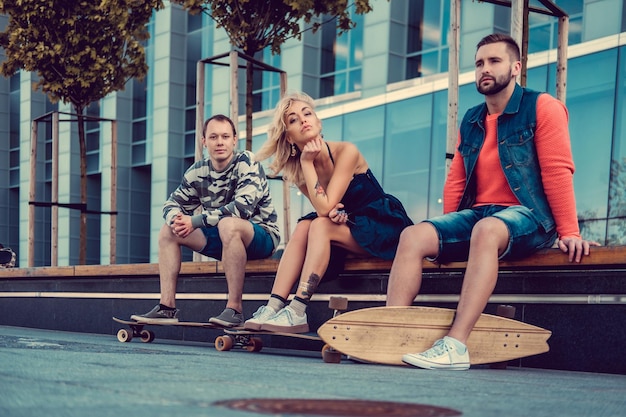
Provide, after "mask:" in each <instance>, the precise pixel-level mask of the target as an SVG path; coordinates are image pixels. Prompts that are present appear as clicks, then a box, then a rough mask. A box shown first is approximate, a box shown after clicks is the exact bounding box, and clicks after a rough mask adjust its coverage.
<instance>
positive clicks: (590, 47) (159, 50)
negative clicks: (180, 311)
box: [0, 0, 626, 266]
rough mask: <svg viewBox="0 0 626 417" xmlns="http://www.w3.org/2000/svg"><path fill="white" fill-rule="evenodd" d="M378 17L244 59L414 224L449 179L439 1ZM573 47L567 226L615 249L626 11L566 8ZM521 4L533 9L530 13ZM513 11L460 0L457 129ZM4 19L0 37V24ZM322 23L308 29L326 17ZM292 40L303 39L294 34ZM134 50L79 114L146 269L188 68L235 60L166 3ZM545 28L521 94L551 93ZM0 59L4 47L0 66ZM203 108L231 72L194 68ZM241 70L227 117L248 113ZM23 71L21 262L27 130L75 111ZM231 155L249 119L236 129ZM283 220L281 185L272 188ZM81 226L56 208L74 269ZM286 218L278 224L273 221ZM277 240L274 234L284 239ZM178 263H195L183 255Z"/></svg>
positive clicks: (97, 252) (180, 163) (444, 19)
mask: <svg viewBox="0 0 626 417" xmlns="http://www.w3.org/2000/svg"><path fill="white" fill-rule="evenodd" d="M371 3H372V5H373V8H374V10H373V11H372V12H370V13H368V14H366V15H363V16H358V15H355V16H354V20H355V21H356V22H357V26H356V27H355V28H354V29H352V30H351V31H349V32H347V33H345V34H343V35H341V36H338V35H337V31H336V29H335V27H334V26H333V24H332V23H330V24H324V25H322V27H321V29H320V30H318V31H317V32H315V33H313V32H312V31H308V30H307V31H305V32H304V33H303V36H302V39H301V40H295V39H292V40H289V41H287V43H285V44H284V45H283V46H282V51H281V54H280V55H272V54H271V53H270V51H269V50H265V51H261V52H259V53H257V54H256V55H255V58H256V59H258V60H261V61H263V62H265V63H267V64H269V65H271V66H274V67H277V68H280V69H282V70H284V71H286V73H287V79H288V90H289V91H292V90H301V91H305V92H306V93H308V94H309V95H311V96H312V97H313V98H315V99H317V110H318V115H319V116H320V118H321V119H322V123H323V133H324V137H325V139H326V140H329V141H350V142H353V143H355V144H356V145H357V146H358V147H359V149H360V150H361V152H362V153H363V154H364V156H365V158H366V159H367V161H368V163H369V165H370V168H371V169H372V171H373V172H374V174H375V175H376V176H377V177H378V179H379V180H380V181H381V183H382V185H383V187H384V188H385V190H386V191H387V192H389V193H391V194H394V195H396V196H397V197H398V198H399V199H400V200H401V201H402V202H403V203H404V205H405V207H406V208H407V211H408V213H409V215H410V216H411V217H412V219H413V220H414V221H416V222H417V221H420V220H422V219H424V218H427V217H432V216H435V215H438V214H440V213H441V212H442V190H443V184H444V181H445V174H446V159H445V155H446V141H447V138H446V135H447V133H446V132H447V131H446V123H447V109H448V75H447V72H448V48H449V45H448V27H449V24H450V4H449V3H450V2H449V0H432V1H431V0H429V1H426V0H393V1H386V0H373V1H372V2H371ZM555 3H556V4H557V5H558V6H559V7H560V8H561V9H563V10H564V11H565V12H567V13H568V15H569V17H570V25H569V48H568V64H567V65H568V68H567V96H566V97H567V98H566V104H567V107H568V110H569V117H570V125H569V128H570V135H571V141H572V149H573V153H574V162H575V164H576V174H575V176H574V186H575V190H576V202H577V208H578V215H579V222H580V226H581V229H582V232H583V235H584V236H585V237H586V238H589V239H594V240H598V241H599V242H601V243H603V244H608V245H617V244H622V245H623V244H626V237H625V236H626V195H625V193H626V127H625V126H624V122H623V120H626V58H624V56H625V55H624V53H625V52H626V29H625V28H626V6H625V4H624V3H625V2H624V1H623V0H566V1H560V0H559V1H555ZM530 4H531V5H539V2H537V1H531V2H530ZM510 13H511V12H510V9H509V8H507V7H504V6H498V5H493V4H490V3H482V2H473V1H463V2H462V3H461V21H460V40H461V42H460V45H461V48H460V69H459V84H460V88H459V106H458V107H459V120H460V118H461V116H462V115H463V113H464V112H465V111H466V110H467V109H468V108H470V107H472V106H473V105H475V104H477V103H479V102H481V101H483V97H482V96H481V95H480V94H478V93H477V92H476V89H475V86H474V72H473V68H474V53H475V49H476V43H477V42H478V40H479V39H480V38H482V37H483V36H485V35H487V34H489V33H492V32H505V33H508V32H509V31H510V22H511V17H510ZM6 19H7V18H6V17H5V16H0V27H4V25H5V24H6ZM326 20H328V19H326V17H320V21H326ZM302 27H303V29H306V27H305V25H304V24H303V26H302ZM149 30H150V34H151V37H150V39H149V40H148V41H147V42H146V45H145V46H146V51H147V59H148V65H149V67H150V69H149V72H148V75H147V77H146V78H145V79H144V80H143V81H141V82H139V81H137V80H131V81H129V82H128V84H127V86H126V89H125V90H124V91H120V92H117V93H114V94H111V95H110V96H108V97H106V98H105V99H103V100H101V101H100V102H99V103H94V104H92V106H90V107H89V109H88V114H90V115H94V116H99V117H102V118H107V119H115V120H116V121H117V141H118V180H117V190H116V192H117V208H116V211H117V219H116V222H117V234H116V241H117V247H116V258H117V263H140V262H156V261H157V254H158V249H157V235H158V231H159V229H160V228H161V225H162V223H163V219H162V216H161V208H162V205H163V202H164V201H165V199H166V198H167V196H168V195H169V193H170V192H171V191H173V190H174V188H175V187H176V186H177V185H178V183H179V181H180V179H181V177H182V174H183V172H184V170H185V169H186V168H187V167H188V166H189V165H190V164H191V163H192V162H193V159H194V152H195V148H196V140H197V134H196V132H195V115H196V101H197V100H198V98H197V97H196V66H197V62H198V60H201V59H205V58H210V57H214V56H218V55H220V54H223V53H226V52H228V51H230V50H231V45H230V43H229V41H228V37H227V36H226V34H225V33H224V32H223V31H222V30H221V29H217V28H215V25H214V23H213V22H212V21H211V19H210V18H209V17H207V16H203V15H196V16H192V15H189V14H188V13H187V12H186V11H184V10H183V9H182V8H180V7H179V6H176V5H170V4H169V3H168V4H167V6H166V8H165V9H163V10H161V11H159V12H157V13H155V15H154V17H153V19H152V21H151V22H150V25H149ZM556 40H557V19H556V18H554V17H551V16H547V15H544V14H538V13H531V14H530V16H529V45H528V57H527V58H528V61H527V65H528V77H527V86H528V87H530V88H532V89H535V90H541V91H547V92H549V93H551V94H553V95H554V94H555V80H556V65H555V62H556ZM3 57H4V55H3V51H2V50H0V60H2V59H3ZM205 70H206V73H205V91H204V94H203V97H200V98H199V99H200V100H202V101H203V102H204V105H205V114H204V115H203V117H208V116H210V115H211V114H215V113H224V114H229V112H230V87H229V80H230V73H229V69H228V68H227V67H225V66H221V65H206V66H205ZM243 73H244V71H241V74H240V77H239V78H240V83H239V100H238V101H239V114H240V115H243V114H244V113H245V111H244V107H243V106H244V103H245V97H244V93H245V80H244V78H243V76H244V74H243ZM34 80H35V75H34V74H31V73H26V72H21V73H19V74H16V75H15V76H13V77H11V78H0V137H3V138H4V139H0V243H2V244H4V245H5V246H10V247H12V248H14V249H15V250H16V252H17V253H18V263H19V264H20V265H21V266H26V263H27V249H28V244H27V239H26V237H27V236H28V228H29V224H28V223H29V218H28V208H29V194H28V191H29V184H30V130H31V122H32V120H33V119H36V118H38V117H40V116H41V115H43V114H46V113H47V112H50V111H53V110H59V111H61V112H71V108H69V106H67V105H64V104H59V105H58V106H53V105H51V104H50V103H49V102H48V100H47V98H46V97H45V96H44V95H43V94H42V93H41V92H37V91H32V88H31V85H32V82H33V81H34ZM279 88H280V82H279V77H278V75H277V74H276V73H273V72H265V71H256V72H255V74H254V82H253V90H254V106H253V107H254V112H255V113H254V123H253V142H252V143H253V145H252V146H253V151H254V150H256V149H258V148H259V147H260V146H261V144H262V143H263V142H264V141H265V140H266V131H267V124H268V123H269V121H270V119H271V115H272V109H273V107H274V105H275V104H276V102H277V100H278V98H279V95H280V90H279ZM238 125H239V132H238V133H239V138H240V147H241V148H243V147H244V146H245V120H244V117H243V116H240V117H239V120H238ZM76 136H77V128H76V127H75V126H73V125H72V124H71V123H62V124H61V126H60V150H59V152H60V159H61V161H60V167H59V202H60V203H77V202H79V199H80V187H79V175H78V172H79V166H80V165H79V164H80V160H79V157H78V143H77V139H76ZM87 142H88V156H87V158H88V161H87V162H88V177H89V178H88V194H89V199H88V209H89V210H94V211H99V210H101V211H107V210H109V207H108V201H109V195H110V191H111V190H110V189H108V187H109V186H108V185H107V184H110V181H109V179H108V177H107V175H108V174H107V173H108V170H109V168H110V157H109V156H108V155H109V153H108V152H109V151H108V150H110V144H111V132H110V128H109V127H108V125H105V124H102V123H95V122H93V123H90V124H89V125H88V126H87ZM38 143H39V144H40V149H44V150H45V151H41V152H39V154H38V158H37V166H38V169H37V187H36V190H37V191H36V194H37V196H36V200H37V201H50V198H51V169H50V168H51V167H50V164H51V126H50V124H46V123H43V125H42V126H40V128H39V137H38ZM271 187H272V193H273V197H274V200H275V203H276V208H277V211H278V213H279V216H281V217H282V216H283V215H284V214H283V210H282V208H283V204H284V201H283V200H284V199H283V190H282V182H281V181H280V180H274V181H271ZM309 210H310V205H309V204H308V202H307V201H306V199H304V198H303V197H302V196H301V195H299V193H298V192H297V190H296V189H295V188H293V189H291V192H290V214H289V216H290V224H291V225H292V226H293V225H294V224H295V221H296V220H297V218H298V217H300V216H301V215H302V214H304V213H306V212H308V211H309ZM50 214H51V213H50V208H46V207H37V208H36V216H35V217H36V220H35V231H36V233H35V248H36V250H35V266H44V265H49V264H50V248H51V232H50V226H51V221H50ZM79 215H80V213H79V212H78V211H76V210H70V209H65V208H60V209H59V246H58V253H59V260H58V264H59V265H74V264H76V263H77V262H78V234H79ZM281 220H282V219H281ZM109 223H110V217H109V215H106V214H103V215H97V214H90V215H89V216H88V236H89V239H88V258H87V259H88V261H87V262H88V263H90V264H100V263H102V264H106V263H108V262H109V255H110V253H109V247H108V242H109V239H110V228H109ZM283 232H284V231H283ZM184 258H185V259H187V260H190V259H191V253H190V252H189V251H185V253H184Z"/></svg>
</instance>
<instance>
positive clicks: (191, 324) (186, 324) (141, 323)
mask: <svg viewBox="0 0 626 417" xmlns="http://www.w3.org/2000/svg"><path fill="white" fill-rule="evenodd" d="M113 321H116V322H118V323H120V324H126V325H128V326H182V327H204V328H207V329H226V328H227V327H223V326H219V325H217V324H213V323H209V322H208V321H207V322H195V321H179V322H176V323H159V322H155V321H136V320H123V319H120V318H117V317H113ZM233 329H242V330H243V327H234V328H233Z"/></svg>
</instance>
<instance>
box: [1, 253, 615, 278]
mask: <svg viewBox="0 0 626 417" xmlns="http://www.w3.org/2000/svg"><path fill="white" fill-rule="evenodd" d="M279 262H280V260H279V259H275V258H268V259H259V260H253V261H249V262H248V263H247V264H246V273H247V274H267V273H270V274H272V273H275V272H276V270H277V269H278V263H279ZM391 264H392V261H390V260H384V259H379V258H373V257H358V256H348V257H347V258H346V262H345V268H344V271H345V272H368V271H369V272H374V271H384V272H389V270H390V269H391ZM422 267H423V269H424V271H446V270H462V269H464V268H465V267H466V263H465V262H452V263H449V264H445V265H439V264H434V263H432V262H430V261H427V260H423V261H422ZM592 267H593V268H610V267H618V268H625V267H626V245H624V246H603V247H593V248H591V254H590V255H589V256H585V257H584V258H583V261H582V262H580V263H573V262H569V261H568V257H567V255H566V254H564V253H563V252H561V251H560V250H559V249H545V250H542V251H540V252H538V253H536V254H535V255H533V256H531V257H529V258H526V259H523V260H520V261H502V262H500V270H501V271H515V270H524V269H539V268H549V269H559V268H560V269H581V268H592ZM158 273H159V265H158V264H156V263H142V264H117V265H76V266H59V267H49V266H46V267H34V268H8V269H0V278H54V277H59V278H71V277H94V276H95V277H97V276H108V275H115V276H154V275H158ZM180 273H181V275H214V274H218V275H223V274H224V265H223V264H222V262H219V261H203V262H183V264H182V266H181V271H180Z"/></svg>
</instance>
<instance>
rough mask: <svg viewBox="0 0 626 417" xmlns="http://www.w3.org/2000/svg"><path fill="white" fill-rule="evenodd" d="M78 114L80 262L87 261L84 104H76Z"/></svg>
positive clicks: (82, 263) (84, 262)
mask: <svg viewBox="0 0 626 417" xmlns="http://www.w3.org/2000/svg"><path fill="white" fill-rule="evenodd" d="M75 108H76V114H77V115H78V144H79V147H80V204H81V207H82V208H83V209H82V210H81V212H80V240H79V253H78V264H79V265H85V264H86V263H87V213H86V212H85V210H86V209H87V146H86V144H85V120H84V117H83V111H84V109H85V108H84V107H83V106H75Z"/></svg>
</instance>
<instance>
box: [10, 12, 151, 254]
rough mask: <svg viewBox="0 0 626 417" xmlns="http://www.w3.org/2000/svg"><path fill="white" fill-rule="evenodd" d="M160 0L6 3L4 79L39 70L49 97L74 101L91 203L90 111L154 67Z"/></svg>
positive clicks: (83, 249) (83, 243)
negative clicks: (149, 46)
mask: <svg viewBox="0 0 626 417" xmlns="http://www.w3.org/2000/svg"><path fill="white" fill-rule="evenodd" d="M162 7H163V2H162V1H161V0H100V1H95V2H92V1H89V0H82V1H75V0H0V13H3V14H6V15H8V17H9V22H8V25H7V27H6V29H5V31H4V32H1V33H0V46H1V47H3V48H4V50H5V53H6V60H5V61H4V62H3V63H2V65H0V72H1V73H2V74H3V75H4V76H11V75H13V74H15V73H16V72H17V71H18V70H25V71H30V72H35V73H37V75H38V76H39V81H38V82H37V83H36V84H35V85H34V88H35V89H39V88H40V89H41V90H42V91H43V92H44V93H46V94H47V95H48V97H49V99H50V100H51V101H52V102H53V103H56V102H58V101H59V100H60V101H63V102H64V103H71V104H72V105H73V107H74V110H75V112H76V114H77V118H78V137H79V138H78V139H79V146H80V182H81V193H80V194H81V204H82V205H83V207H85V206H86V203H87V165H86V146H85V127H84V114H83V112H84V110H85V108H86V107H87V106H88V105H89V104H90V103H92V102H95V101H98V100H100V99H102V98H104V97H105V96H106V95H107V94H109V93H111V92H113V91H118V90H123V89H124V85H125V84H126V82H127V81H128V80H129V79H130V78H133V77H136V78H139V79H143V77H144V76H145V74H146V72H147V69H148V67H147V64H146V62H145V51H144V47H143V45H142V41H144V40H146V39H148V37H149V33H148V31H147V28H146V24H147V23H148V21H149V20H150V18H151V16H152V13H153V10H158V9H161V8H162ZM80 220H81V221H80V254H79V263H80V264H84V263H85V262H86V257H87V216H86V213H85V212H84V211H83V212H81V219H80Z"/></svg>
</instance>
